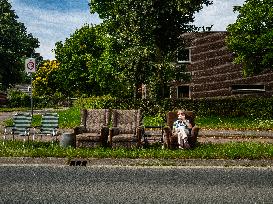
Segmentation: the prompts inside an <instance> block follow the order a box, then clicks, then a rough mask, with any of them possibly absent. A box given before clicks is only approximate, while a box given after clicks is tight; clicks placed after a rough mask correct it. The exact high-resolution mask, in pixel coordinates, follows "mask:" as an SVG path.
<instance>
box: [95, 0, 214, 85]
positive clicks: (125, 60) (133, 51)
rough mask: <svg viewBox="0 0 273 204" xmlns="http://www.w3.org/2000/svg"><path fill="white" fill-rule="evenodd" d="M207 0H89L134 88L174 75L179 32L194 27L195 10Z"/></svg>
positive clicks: (165, 80)
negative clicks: (114, 43) (115, 45)
mask: <svg viewBox="0 0 273 204" xmlns="http://www.w3.org/2000/svg"><path fill="white" fill-rule="evenodd" d="M211 3H212V2H211V1H209V0H196V1H188V0H168V1H162V0H91V2H90V9H91V13H95V12H97V13H98V14H99V16H100V18H102V19H103V20H104V21H103V25H104V26H105V27H106V28H107V32H108V34H109V35H111V36H113V37H114V38H115V39H118V42H119V43H120V44H121V47H122V50H121V52H120V54H119V56H118V59H119V60H118V62H119V66H120V67H121V68H122V69H123V70H124V73H125V75H126V76H127V77H128V80H129V81H130V82H131V83H133V84H134V85H135V87H136V88H138V87H139V85H140V84H142V83H146V84H154V85H155V86H156V85H157V84H159V85H162V84H164V83H166V82H168V81H169V80H170V78H169V77H170V76H173V75H174V71H175V67H174V66H173V65H172V63H173V62H174V61H175V52H176V51H177V49H178V48H179V47H180V46H183V42H182V40H181V39H179V36H180V35H182V34H183V33H185V32H189V31H192V30H194V26H192V25H190V24H191V23H192V22H193V21H194V16H193V15H194V13H195V12H198V11H199V10H201V9H202V7H203V4H205V5H207V6H208V5H209V4H211Z"/></svg>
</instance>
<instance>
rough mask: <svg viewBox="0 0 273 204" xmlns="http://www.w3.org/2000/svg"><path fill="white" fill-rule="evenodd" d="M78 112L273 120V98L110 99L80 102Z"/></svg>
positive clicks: (76, 103) (78, 102)
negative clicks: (184, 112) (133, 111)
mask: <svg viewBox="0 0 273 204" xmlns="http://www.w3.org/2000/svg"><path fill="white" fill-rule="evenodd" d="M74 105H75V106H76V107H78V108H117V109H136V108H140V109H141V110H142V112H143V114H144V115H150V116H156V115H158V114H160V115H162V116H163V117H164V115H165V114H166V112H168V111H172V110H177V109H185V110H192V111H194V112H195V113H196V115H198V116H202V117H207V116H222V117H251V118H263V119H264V118H265V119H267V118H273V98H221V99H220V98H217V99H215V98H205V99H193V100H191V99H183V100H173V99H162V100H160V101H157V100H153V99H135V100H132V99H117V98H113V97H110V96H107V97H98V98H97V97H92V98H81V99H78V100H77V101H75V103H74Z"/></svg>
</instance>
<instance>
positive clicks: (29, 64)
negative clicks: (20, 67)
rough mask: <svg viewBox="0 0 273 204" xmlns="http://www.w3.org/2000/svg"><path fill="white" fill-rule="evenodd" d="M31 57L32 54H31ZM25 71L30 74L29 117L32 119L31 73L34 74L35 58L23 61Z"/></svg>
mask: <svg viewBox="0 0 273 204" xmlns="http://www.w3.org/2000/svg"><path fill="white" fill-rule="evenodd" d="M31 57H32V54H31ZM25 71H26V72H27V73H29V74H30V86H31V87H30V88H31V90H30V106H31V117H33V97H32V73H33V72H34V73H35V72H36V62H35V58H28V59H26V61H25Z"/></svg>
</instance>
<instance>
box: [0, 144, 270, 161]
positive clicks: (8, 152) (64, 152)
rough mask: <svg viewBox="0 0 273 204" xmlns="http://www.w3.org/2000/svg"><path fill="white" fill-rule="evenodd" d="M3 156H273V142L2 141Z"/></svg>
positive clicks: (198, 157) (178, 157) (243, 157)
mask: <svg viewBox="0 0 273 204" xmlns="http://www.w3.org/2000/svg"><path fill="white" fill-rule="evenodd" d="M0 157H59V158H75V157H76V158H143V159H148V158H155V159H273V144H266V143H258V142H229V143H225V144H198V145H197V147H196V148H194V149H191V150H180V149H177V150H169V149H161V147H160V146H154V147H150V148H140V149H123V148H118V149H111V148H73V147H66V148H64V147H61V146H60V145H59V144H58V143H53V144H52V143H51V142H37V141H29V142H25V143H24V142H23V141H5V142H3V141H0Z"/></svg>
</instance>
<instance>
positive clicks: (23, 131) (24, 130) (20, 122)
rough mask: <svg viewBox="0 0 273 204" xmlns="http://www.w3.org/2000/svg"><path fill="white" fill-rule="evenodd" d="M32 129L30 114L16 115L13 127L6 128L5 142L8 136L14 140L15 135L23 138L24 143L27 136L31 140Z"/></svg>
mask: <svg viewBox="0 0 273 204" xmlns="http://www.w3.org/2000/svg"><path fill="white" fill-rule="evenodd" d="M30 128H31V115H30V114H29V113H16V114H15V115H14V116H13V125H12V126H5V130H4V131H5V132H4V140H5V139H6V135H8V134H11V135H12V139H13V140H14V138H15V135H19V136H23V137H24V141H25V137H26V136H27V137H28V139H29V131H30Z"/></svg>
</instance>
